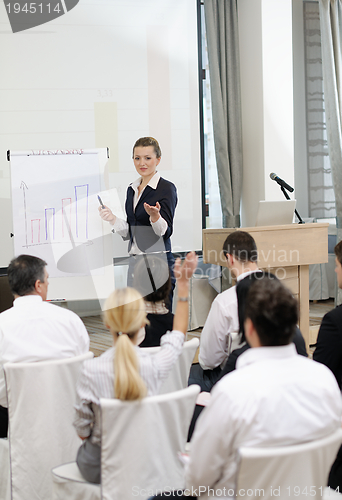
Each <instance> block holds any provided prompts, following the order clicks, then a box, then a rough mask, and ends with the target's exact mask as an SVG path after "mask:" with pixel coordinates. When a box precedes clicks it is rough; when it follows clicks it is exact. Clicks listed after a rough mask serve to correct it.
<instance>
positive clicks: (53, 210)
mask: <svg viewBox="0 0 342 500" xmlns="http://www.w3.org/2000/svg"><path fill="white" fill-rule="evenodd" d="M49 210H52V233H53V234H52V239H55V209H54V208H46V209H45V240H46V241H47V240H48V212H49Z"/></svg>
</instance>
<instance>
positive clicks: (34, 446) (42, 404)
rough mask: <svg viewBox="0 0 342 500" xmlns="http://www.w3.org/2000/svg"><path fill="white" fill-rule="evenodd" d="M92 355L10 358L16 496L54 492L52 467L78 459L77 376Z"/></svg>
mask: <svg viewBox="0 0 342 500" xmlns="http://www.w3.org/2000/svg"><path fill="white" fill-rule="evenodd" d="M92 356H93V353H91V352H88V353H86V354H83V355H81V356H76V357H74V358H66V359H59V360H51V361H40V362H36V363H5V365H4V371H5V380H6V390H7V400H8V416H9V445H10V469H11V492H12V500H36V499H37V500H38V499H39V500H47V499H49V498H52V477H51V468H52V467H54V466H56V465H59V464H61V463H63V462H67V461H71V460H75V456H76V452H77V449H78V447H79V446H80V443H81V440H80V439H79V438H78V436H77V434H76V431H75V429H74V427H73V426H72V422H73V420H74V404H75V402H76V382H77V379H78V376H79V373H80V370H81V367H82V363H83V361H84V360H85V359H89V358H91V357H92Z"/></svg>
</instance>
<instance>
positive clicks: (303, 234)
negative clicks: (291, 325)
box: [203, 223, 329, 347]
mask: <svg viewBox="0 0 342 500" xmlns="http://www.w3.org/2000/svg"><path fill="white" fill-rule="evenodd" d="M328 226H329V224H328V223H320V224H318V223H315V224H288V225H284V226H263V227H244V228H227V229H203V260H204V262H205V263H210V264H216V265H219V266H225V267H227V264H226V260H225V257H224V255H223V252H222V246H223V243H224V241H225V239H226V238H227V236H228V234H230V233H232V232H233V231H238V230H241V231H247V232H248V233H250V234H251V235H252V236H253V238H254V239H255V241H256V244H257V248H258V264H259V267H260V268H261V269H267V270H269V271H271V272H272V273H274V274H275V275H276V276H277V277H278V278H279V279H280V280H282V281H284V284H285V285H286V286H288V287H289V288H290V290H291V291H292V293H293V294H294V296H295V297H296V298H297V299H298V301H299V308H300V317H299V328H300V330H301V332H302V334H303V337H304V339H305V343H306V345H307V347H308V344H309V265H310V264H322V263H324V262H328Z"/></svg>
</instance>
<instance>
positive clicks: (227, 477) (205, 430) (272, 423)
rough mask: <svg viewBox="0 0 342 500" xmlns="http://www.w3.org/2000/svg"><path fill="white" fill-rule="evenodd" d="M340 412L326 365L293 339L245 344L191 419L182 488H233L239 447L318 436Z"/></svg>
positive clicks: (333, 427)
mask: <svg viewBox="0 0 342 500" xmlns="http://www.w3.org/2000/svg"><path fill="white" fill-rule="evenodd" d="M341 414H342V400H341V393H340V390H339V388H338V385H337V383H336V380H335V378H334V376H333V374H332V373H331V371H330V370H329V369H327V367H326V366H324V365H321V364H319V363H316V362H315V361H312V360H311V359H308V358H305V357H304V356H299V355H298V354H297V353H296V349H295V346H294V345H293V344H292V343H291V344H290V345H287V346H280V347H258V348H252V349H248V351H246V352H245V353H243V354H242V355H241V356H240V357H239V358H238V361H237V369H236V370H235V371H234V372H231V373H229V374H228V375H226V376H225V377H224V378H223V379H222V380H221V381H220V382H219V383H218V384H216V385H215V387H214V389H213V391H212V398H211V401H210V403H209V405H208V406H207V408H205V410H204V411H203V412H202V414H201V416H200V418H199V419H198V421H197V423H196V428H195V432H194V435H193V438H192V441H191V453H190V461H189V464H188V467H187V473H186V483H187V488H190V489H191V487H193V488H194V489H196V488H197V489H198V488H199V486H202V487H207V488H208V487H210V488H213V489H214V490H219V489H223V488H224V487H225V488H226V490H227V491H228V490H229V489H234V488H235V479H236V473H237V450H238V448H239V447H241V446H247V447H257V446H260V447H270V446H284V445H291V444H299V443H303V442H306V441H311V440H315V439H319V438H322V437H324V436H327V435H328V434H330V433H332V432H334V431H335V430H337V429H338V428H339V427H340V426H341ZM202 491H203V490H202ZM194 494H195V493H194ZM222 496H223V495H222ZM218 497H220V495H217V498H218ZM201 498H202V496H201ZM203 498H210V499H215V498H216V496H215V494H213V492H212V491H211V492H210V494H209V495H208V494H207V492H205V493H204V494H203ZM220 498H221V497H220ZM228 498H231V497H228Z"/></svg>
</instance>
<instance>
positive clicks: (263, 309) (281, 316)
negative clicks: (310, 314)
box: [245, 278, 298, 346]
mask: <svg viewBox="0 0 342 500" xmlns="http://www.w3.org/2000/svg"><path fill="white" fill-rule="evenodd" d="M245 318H246V319H247V318H250V320H251V321H252V323H253V325H254V328H255V329H256V331H257V333H258V336H259V339H260V342H261V344H262V345H263V346H279V345H287V344H289V343H290V342H291V340H292V338H293V335H294V333H295V328H296V324H297V321H298V303H297V300H296V299H295V298H294V297H293V296H292V293H291V292H290V290H289V289H288V288H286V287H285V286H284V285H283V284H282V283H281V282H280V281H279V280H277V279H272V280H271V279H265V278H264V279H261V280H256V281H254V283H252V284H251V286H250V289H249V292H248V294H247V300H246V309H245Z"/></svg>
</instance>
